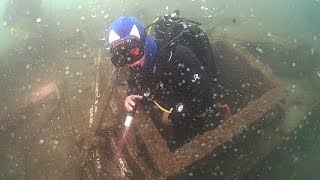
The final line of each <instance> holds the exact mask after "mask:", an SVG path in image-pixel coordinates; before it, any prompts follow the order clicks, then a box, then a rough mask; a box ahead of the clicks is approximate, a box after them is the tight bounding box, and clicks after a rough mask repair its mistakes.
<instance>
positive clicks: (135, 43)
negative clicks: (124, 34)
mask: <svg viewBox="0 0 320 180" xmlns="http://www.w3.org/2000/svg"><path fill="white" fill-rule="evenodd" d="M142 46H143V44H142V43H141V42H140V41H139V39H136V38H133V39H125V40H121V41H119V42H117V43H115V44H114V45H113V46H112V47H111V48H110V50H111V53H112V54H113V57H112V58H111V62H112V63H113V64H114V65H115V66H117V67H122V66H124V65H126V64H132V63H134V62H136V61H138V60H140V59H141V58H142V56H143V54H144V51H143V48H142ZM120 65H121V66H120Z"/></svg>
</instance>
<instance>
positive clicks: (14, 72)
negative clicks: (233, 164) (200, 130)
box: [0, 0, 320, 180]
mask: <svg viewBox="0 0 320 180" xmlns="http://www.w3.org/2000/svg"><path fill="white" fill-rule="evenodd" d="M12 2H14V1H12ZM17 2H18V1H17ZM35 2H36V1H35ZM19 8H20V9H19ZM19 8H18V9H15V8H14V7H13V6H12V5H11V4H10V3H9V5H8V1H6V0H1V1H0V19H1V21H0V22H1V23H0V42H1V47H0V57H1V59H0V94H1V98H0V101H1V102H0V115H1V116H0V117H1V119H0V123H1V124H0V125H1V126H7V125H8V124H10V123H12V124H14V125H12V126H13V127H14V128H13V129H14V130H12V131H5V133H2V134H1V137H0V144H1V146H0V158H1V162H0V179H27V178H26V177H29V179H61V178H60V177H61V176H58V175H57V174H59V173H58V170H57V169H61V167H59V166H60V165H61V164H60V165H59V164H58V163H57V162H56V161H58V160H60V161H65V162H66V164H67V163H72V158H73V155H72V154H68V153H65V152H68V150H69V149H70V148H71V146H72V145H70V144H71V143H70V142H72V141H73V140H72V138H70V136H72V135H73V133H74V132H76V133H77V132H81V131H85V129H86V128H87V125H88V122H87V121H86V122H82V121H81V122H80V121H77V120H74V121H72V120H71V121H72V124H74V126H75V127H71V126H70V124H69V123H68V121H67V119H68V117H67V116H64V115H65V112H57V110H56V109H55V108H52V107H60V105H59V103H57V102H56V99H60V97H62V96H65V97H66V99H68V101H67V102H70V103H67V104H68V106H70V109H73V111H72V112H70V116H71V117H72V119H81V118H83V117H84V119H89V114H90V112H89V109H90V105H87V104H90V103H91V102H92V99H93V98H94V90H92V89H94V85H93V84H94V79H95V75H96V74H95V70H94V67H95V66H94V65H95V62H93V60H92V59H95V61H96V60H97V49H99V48H101V47H102V46H101V45H102V44H103V43H102V39H103V38H105V34H104V30H105V29H106V27H107V26H108V24H109V23H110V22H111V21H112V20H114V19H115V18H116V17H118V16H119V15H134V16H137V17H138V18H139V19H141V20H142V22H143V23H144V24H149V23H151V22H152V21H153V20H154V19H155V18H156V17H158V16H159V15H162V14H164V13H167V12H171V11H173V10H174V9H176V8H179V9H180V10H181V12H182V15H183V16H185V17H188V18H190V19H194V20H197V21H200V22H202V23H203V26H202V27H203V29H204V30H205V31H206V32H207V33H208V35H209V36H210V37H213V38H214V37H215V36H216V35H221V34H224V35H226V36H228V37H229V38H231V39H234V40H236V41H237V42H239V43H240V44H241V45H242V46H245V47H246V49H247V50H248V51H250V52H251V53H252V54H253V55H254V56H255V57H257V58H258V59H259V60H260V61H262V62H263V63H265V64H267V65H268V66H269V67H270V68H271V69H272V70H273V72H274V73H275V74H276V75H278V76H279V77H280V78H281V80H282V81H283V82H284V83H285V84H286V85H287V86H288V87H290V88H291V90H292V92H293V93H295V94H296V95H297V97H298V100H297V102H298V103H297V104H298V105H297V107H298V108H297V109H293V110H291V111H288V112H287V114H288V124H287V126H288V127H286V128H287V129H288V134H289V135H288V138H287V140H286V141H285V143H284V144H282V145H279V146H278V147H277V148H276V149H275V150H274V151H272V152H271V153H270V155H268V156H267V157H266V158H265V159H263V160H262V161H260V163H258V164H257V166H255V167H254V168H253V169H252V170H251V171H249V172H248V173H247V174H246V175H245V176H244V177H243V179H261V180H262V179H314V180H316V179H319V175H318V174H319V173H318V172H317V170H318V169H319V168H318V167H320V153H319V152H320V145H319V144H320V139H319V132H320V130H319V120H320V112H319V108H320V106H319V104H320V103H319V97H320V96H319V93H318V92H320V23H319V18H320V2H319V1H317V0H281V1H278V0H269V1H264V0H230V1H225V0H215V1H209V0H179V1H170V0H157V1H156V0H154V1H140V0H136V1H132V0H120V1H115V0H95V1H93V0H91V1H85V0H73V1H60V0H43V1H42V4H41V6H40V9H39V11H37V10H32V11H30V12H28V13H27V12H26V11H27V7H19ZM8 15H9V16H12V18H8ZM60 82H63V83H60ZM57 84H64V86H63V87H64V89H62V90H61V89H59V90H57V89H56V85H57ZM41 88H42V90H43V89H44V90H46V91H47V92H48V94H44V96H45V97H49V99H50V101H47V102H44V103H42V104H41V105H37V103H38V102H39V101H40V100H39V98H38V97H39V96H41V95H42V94H39V92H40V90H41ZM59 88H60V86H59ZM39 89H40V90H39ZM52 92H53V93H52ZM88 97H89V98H88ZM32 103H34V104H36V107H33V106H32V108H29V106H30V104H32ZM41 106H42V107H41ZM44 107H45V108H44ZM62 107H63V106H62ZM299 107H306V108H305V109H301V108H299ZM50 108H52V109H50ZM62 109H65V107H64V108H62ZM48 111H49V112H50V113H46V112H48ZM9 114H10V115H11V114H18V115H17V117H18V118H7V117H9V116H8V115H9ZM16 124H20V126H17V125H16ZM21 124H22V125H21ZM12 126H10V127H12ZM292 127H294V128H292ZM71 131H72V132H71ZM41 153H45V154H50V156H49V158H46V159H41V157H43V156H41ZM27 157H28V158H27ZM69 157H70V159H71V160H70V161H69V160H65V159H68V158H69ZM71 157H72V158H71ZM45 162H52V163H46V166H44V167H43V168H44V169H52V170H51V171H42V172H38V169H37V168H36V167H41V163H45ZM25 166H29V167H30V168H26V167H25ZM32 166H34V168H32ZM27 174H33V175H27ZM55 175H56V176H55Z"/></svg>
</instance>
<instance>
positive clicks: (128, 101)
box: [124, 95, 143, 112]
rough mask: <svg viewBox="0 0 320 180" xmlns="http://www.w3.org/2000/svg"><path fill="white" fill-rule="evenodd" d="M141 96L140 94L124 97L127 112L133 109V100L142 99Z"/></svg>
mask: <svg viewBox="0 0 320 180" xmlns="http://www.w3.org/2000/svg"><path fill="white" fill-rule="evenodd" d="M142 98H143V96H140V95H129V96H127V97H126V100H125V101H124V106H125V107H126V109H127V111H128V112H131V111H132V110H133V107H134V106H135V105H136V103H135V101H136V100H137V99H139V100H140V99H142Z"/></svg>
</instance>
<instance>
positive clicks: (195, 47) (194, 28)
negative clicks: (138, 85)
mask: <svg viewBox="0 0 320 180" xmlns="http://www.w3.org/2000/svg"><path fill="white" fill-rule="evenodd" d="M200 25H201V23H199V22H196V21H193V20H190V19H187V18H184V17H182V16H181V15H180V10H179V9H176V10H174V12H173V13H171V14H165V15H164V16H162V17H159V18H157V19H156V20H155V21H154V22H153V23H152V24H150V25H149V26H147V27H146V28H145V29H146V30H148V31H147V32H148V34H149V35H151V34H152V33H151V29H153V30H154V31H153V36H154V38H155V40H156V42H157V44H158V45H159V47H160V48H159V51H162V50H163V51H165V49H166V48H168V47H170V46H172V45H174V44H176V43H180V44H182V45H184V46H187V47H188V48H189V49H191V50H192V51H193V52H194V53H195V54H196V56H197V57H198V59H199V61H200V63H201V64H202V65H203V66H204V68H205V70H206V72H207V73H208V74H209V75H210V78H211V79H214V78H216V77H218V74H219V71H218V68H217V66H216V62H215V58H214V54H213V50H212V47H211V44H210V40H209V38H208V36H207V35H206V33H205V32H204V31H203V30H202V29H201V28H200V27H199V26H200Z"/></svg>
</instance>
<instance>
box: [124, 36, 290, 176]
mask: <svg viewBox="0 0 320 180" xmlns="http://www.w3.org/2000/svg"><path fill="white" fill-rule="evenodd" d="M218 43H223V44H224V45H227V46H228V47H229V48H231V49H232V50H233V51H234V52H235V53H237V54H242V55H243V56H245V58H243V59H245V60H246V61H248V62H247V63H248V64H250V66H252V67H253V68H254V69H256V70H258V71H259V72H260V73H261V75H262V76H263V77H264V79H265V80H266V81H268V83H270V85H271V86H270V87H272V88H271V89H270V90H269V91H267V92H266V93H264V94H263V95H262V96H261V97H259V98H258V99H254V100H252V101H250V102H249V104H247V105H246V107H245V108H244V109H242V110H241V111H240V112H238V113H236V114H234V115H233V116H231V117H230V118H229V119H228V120H227V121H224V122H223V123H222V124H221V125H220V126H219V127H217V128H215V129H213V130H211V131H207V132H205V133H203V134H202V135H198V136H196V137H194V138H193V139H192V141H191V142H189V143H186V144H184V145H183V146H182V147H181V148H179V149H177V150H176V151H175V152H171V151H170V150H169V148H168V147H167V142H166V140H165V139H163V138H162V136H161V134H160V133H159V131H158V129H157V128H156V126H155V124H154V123H153V121H152V119H151V118H146V117H148V116H147V114H146V113H144V112H143V111H140V113H139V114H137V115H136V120H135V122H134V123H135V124H134V125H135V128H136V132H134V131H133V130H132V131H131V132H130V133H131V134H132V135H131V136H130V137H131V139H129V140H128V143H127V145H128V150H129V153H130V155H131V158H132V159H133V160H134V161H135V162H137V164H138V165H139V166H140V168H141V169H142V170H143V171H144V173H145V175H146V176H147V177H149V178H151V179H154V178H157V179H158V178H159V177H160V178H161V179H165V178H167V177H170V176H173V175H175V174H178V173H180V172H181V171H182V170H183V169H184V168H186V167H188V166H190V165H191V164H193V163H194V162H196V161H199V160H200V159H202V158H205V157H206V156H208V155H210V153H212V152H213V151H214V150H215V149H216V148H217V147H219V146H221V145H223V144H224V143H226V142H228V141H230V140H231V139H232V138H234V137H237V136H239V135H240V134H241V133H242V132H243V131H244V130H245V129H246V128H247V127H248V126H249V125H250V124H252V123H253V122H255V121H256V120H259V119H261V118H263V116H264V114H265V113H266V112H268V111H270V110H272V108H274V107H275V105H276V104H277V103H279V101H280V100H281V99H283V98H284V97H285V96H287V95H289V91H288V89H287V88H286V87H285V86H284V85H282V84H281V82H280V80H279V79H278V78H277V77H275V76H274V75H273V74H272V72H271V71H270V70H269V69H268V67H266V66H265V65H264V64H262V63H261V62H259V61H257V59H256V58H255V57H254V56H252V55H251V54H250V53H248V52H246V51H244V50H242V49H240V48H238V47H234V46H233V44H232V43H230V42H227V41H225V40H223V39H220V40H217V41H216V42H214V43H213V44H218ZM134 133H137V134H138V135H139V136H138V137H137V135H136V134H134ZM137 138H141V140H142V141H143V143H144V144H145V146H146V149H147V152H148V154H149V156H150V159H151V160H152V163H153V166H154V167H146V165H145V164H144V162H143V160H141V159H140V158H139V157H138V155H137V153H136V151H138V150H137V147H135V145H134V144H135V142H136V140H137Z"/></svg>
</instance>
